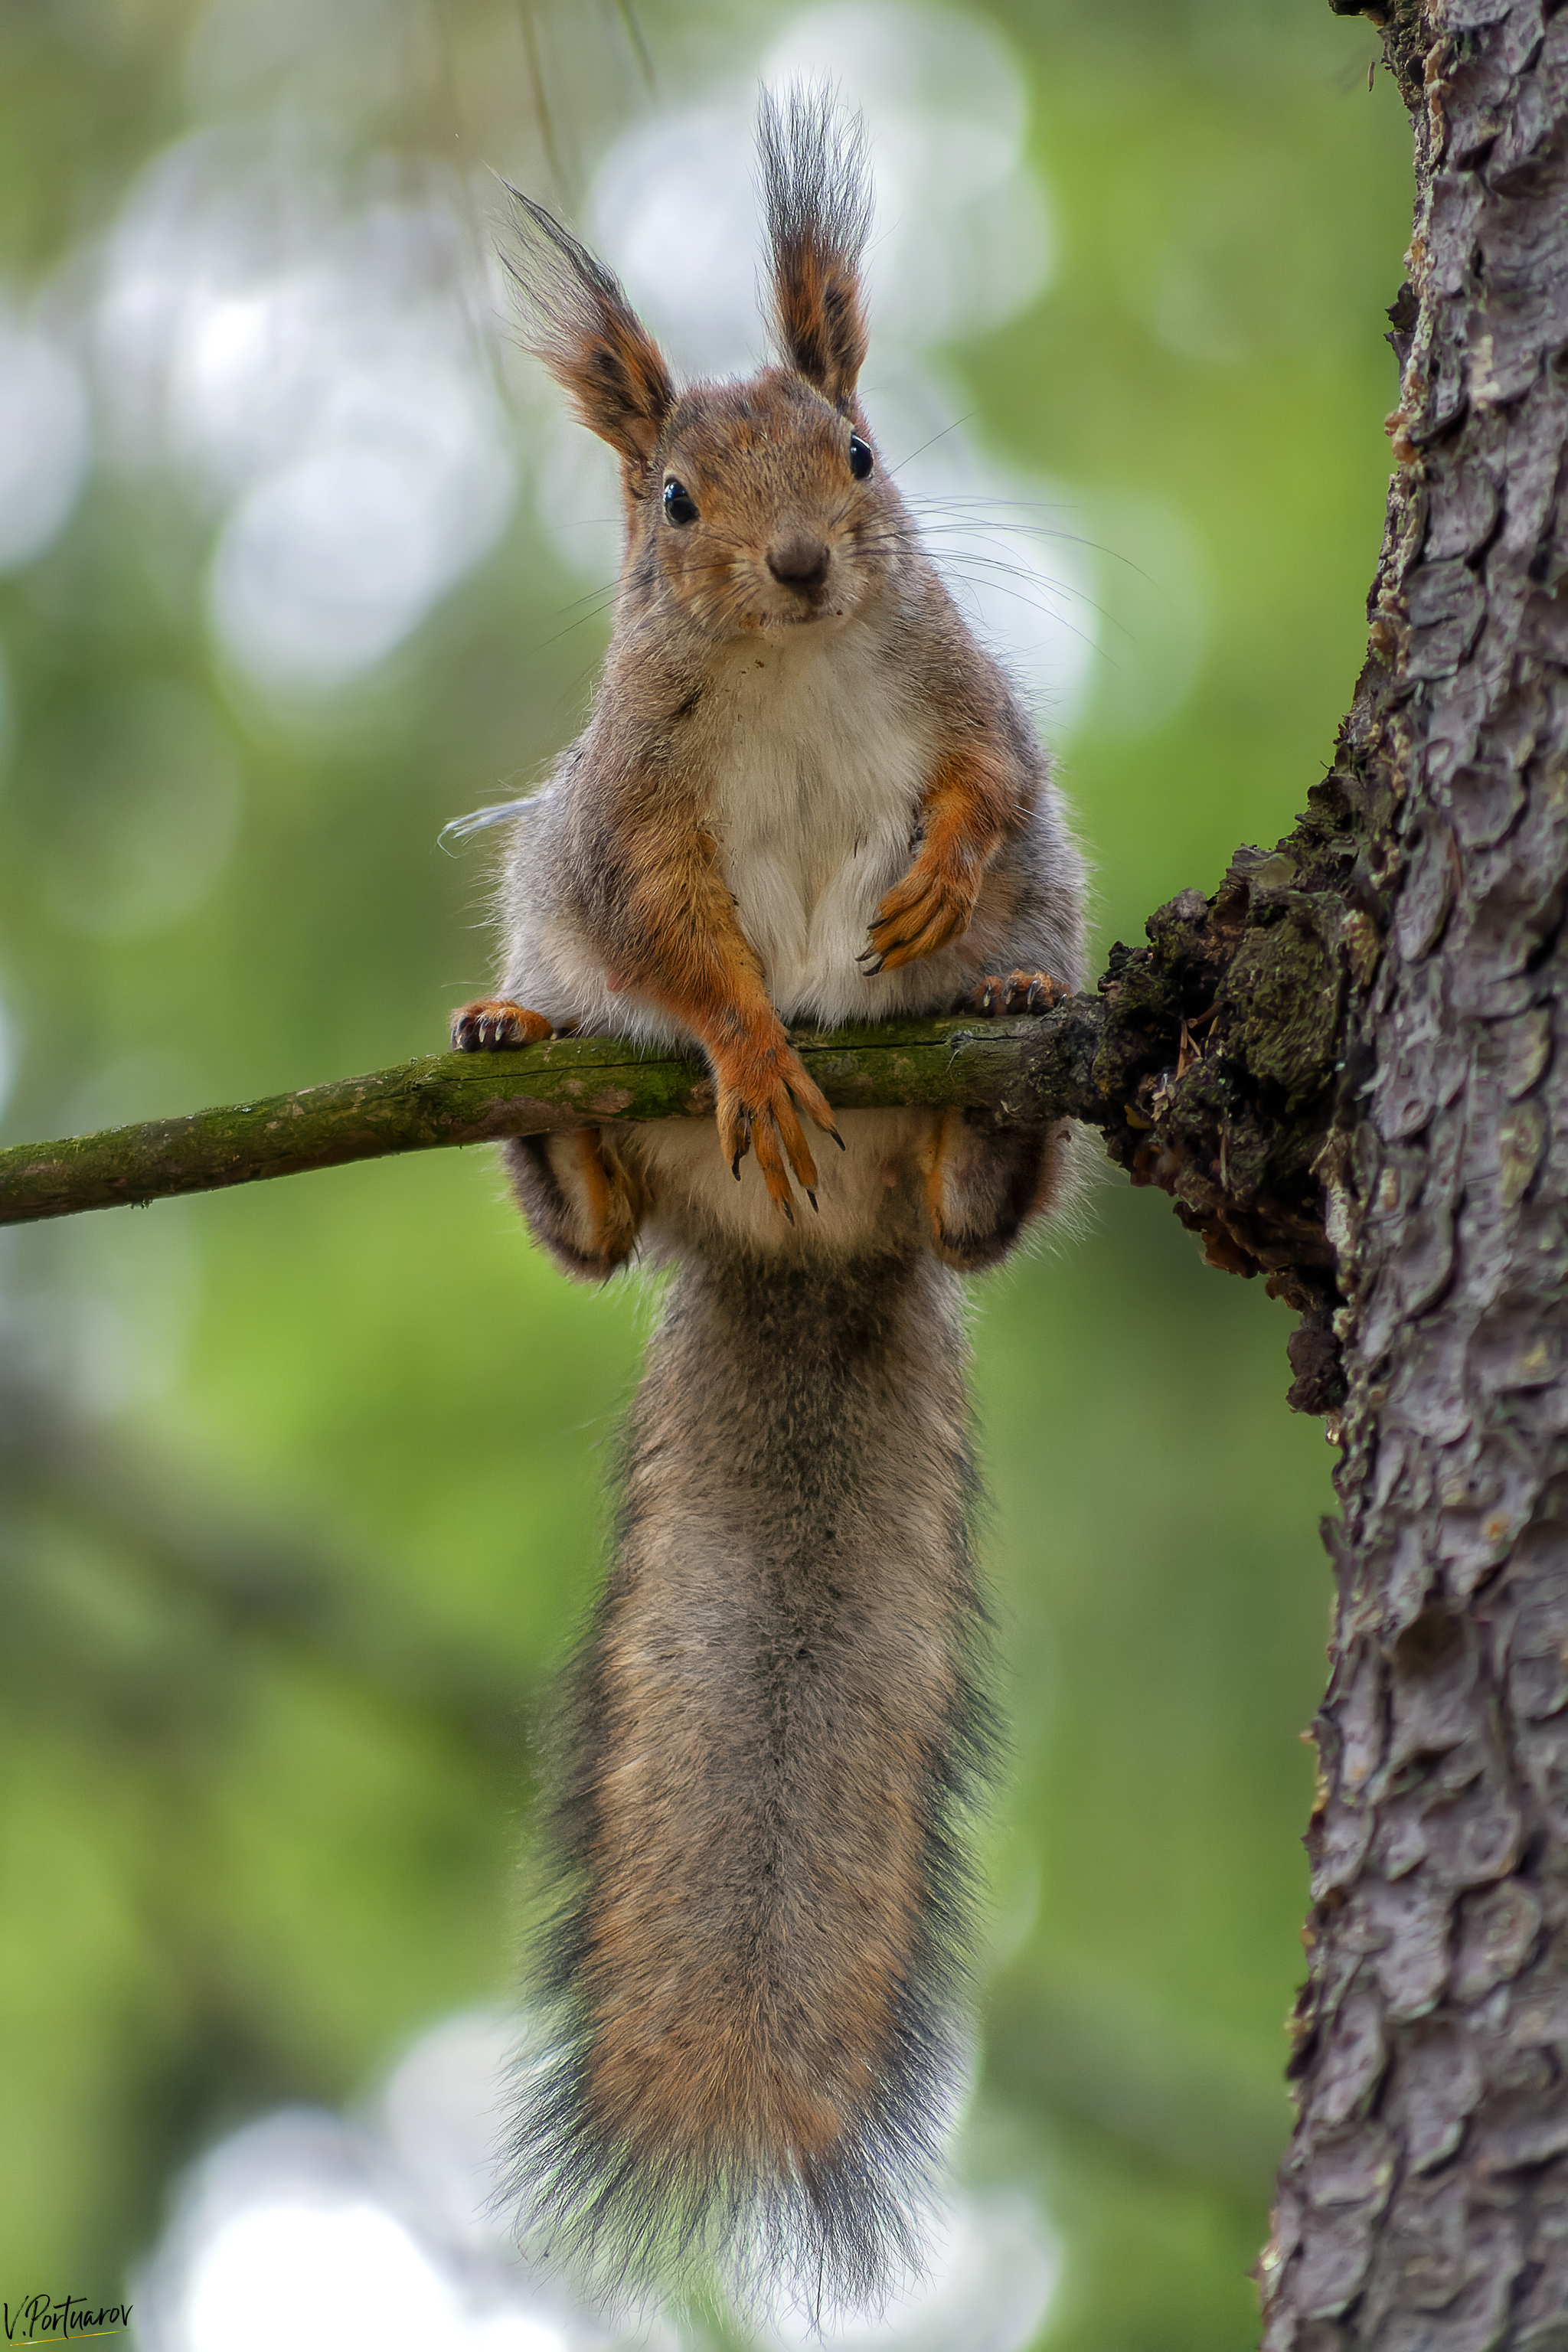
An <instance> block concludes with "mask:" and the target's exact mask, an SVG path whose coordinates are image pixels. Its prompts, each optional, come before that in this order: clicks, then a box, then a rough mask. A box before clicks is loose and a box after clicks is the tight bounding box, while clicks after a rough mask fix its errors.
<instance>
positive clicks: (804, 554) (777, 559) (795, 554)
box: [768, 531, 828, 588]
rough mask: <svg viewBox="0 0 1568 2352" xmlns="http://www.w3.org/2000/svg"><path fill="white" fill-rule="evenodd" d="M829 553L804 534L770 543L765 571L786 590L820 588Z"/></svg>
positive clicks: (825, 575) (796, 534)
mask: <svg viewBox="0 0 1568 2352" xmlns="http://www.w3.org/2000/svg"><path fill="white" fill-rule="evenodd" d="M827 564H828V551H827V549H826V547H825V546H824V545H823V542H822V541H821V540H819V539H812V538H810V537H809V536H808V535H807V534H806V533H805V532H804V531H797V532H796V533H795V535H794V536H793V537H792V538H789V539H779V540H775V541H773V545H772V547H770V548H769V550H768V570H769V571H770V572H772V573H773V578H774V579H775V580H782V581H783V582H784V586H785V587H786V588H820V587H821V585H822V583H823V582H824V581H825V580H826V577H827Z"/></svg>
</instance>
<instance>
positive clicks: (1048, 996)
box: [952, 971, 1072, 1014]
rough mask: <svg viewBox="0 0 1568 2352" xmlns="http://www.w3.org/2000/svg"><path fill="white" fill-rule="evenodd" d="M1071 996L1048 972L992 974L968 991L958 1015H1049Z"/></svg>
mask: <svg viewBox="0 0 1568 2352" xmlns="http://www.w3.org/2000/svg"><path fill="white" fill-rule="evenodd" d="M1071 994H1072V991H1071V989H1070V988H1064V987H1063V986H1062V983H1061V982H1060V981H1059V980H1053V979H1052V978H1051V975H1050V973H1049V972H1048V971H1004V972H991V973H989V974H988V975H987V976H986V978H985V979H984V980H982V981H977V982H976V983H975V985H974V986H973V988H970V989H965V991H964V992H963V995H962V996H961V997H960V998H959V1000H958V1003H956V1004H955V1005H954V1006H953V1008H952V1009H953V1011H954V1012H955V1013H988V1014H994V1013H1048V1012H1049V1011H1050V1010H1051V1008H1052V1006H1053V1005H1056V1004H1060V1003H1063V1002H1064V1001H1065V1000H1066V999H1067V998H1068V997H1069V996H1070V995H1071Z"/></svg>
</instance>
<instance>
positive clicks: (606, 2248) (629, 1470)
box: [517, 1253, 987, 2312]
mask: <svg viewBox="0 0 1568 2352" xmlns="http://www.w3.org/2000/svg"><path fill="white" fill-rule="evenodd" d="M963 1356H964V1340H963V1328H962V1323H961V1302H960V1298H959V1294H958V1288H957V1285H956V1282H955V1280H954V1278H953V1276H951V1275H950V1274H948V1273H947V1272H946V1270H945V1269H944V1268H943V1267H942V1266H941V1265H938V1264H937V1263H936V1261H935V1260H934V1259H933V1258H932V1257H931V1255H929V1254H925V1253H922V1254H921V1255H910V1256H909V1257H907V1258H906V1257H892V1258H889V1257H879V1258H876V1259H868V1260H864V1261H858V1262H855V1263H850V1264H844V1263H837V1264H832V1263H824V1264H822V1265H812V1264H810V1263H809V1262H802V1261H800V1260H790V1261H787V1262H786V1261H785V1260H784V1258H783V1257H782V1255H781V1256H780V1257H777V1258H772V1257H770V1258H765V1259H764V1258H762V1257H757V1256H745V1257H732V1258H729V1259H725V1260H722V1261H720V1260H715V1259H690V1260H688V1262H687V1263H686V1264H685V1265H683V1267H682V1269H681V1271H680V1273H679V1276H678V1278H677V1281H676V1285H675V1287H674V1289H673V1292H672V1294H671V1297H670V1300H669V1304H668V1311H667V1313H666V1316H665V1319H664V1322H663V1325H662V1327H661V1328H660V1330H659V1332H658V1335H657V1337H656V1339H655V1340H654V1343H653V1347H652V1349H651V1353H650V1360H649V1364H648V1370H647V1375H646V1377H645V1380H644V1381H643V1385H642V1388H641V1390H640V1391H639V1393H638V1396H637V1403H636V1406H635V1408H634V1412H633V1416H632V1423H631V1429H630V1432H629V1440H628V1447H627V1456H626V1467H625V1489H624V1501H623V1507H622V1517H621V1526H620V1540H619V1549H618V1557H617V1559H616V1565H615V1569H614V1571H613V1573H612V1576H611V1579H610V1582H609V1586H608V1589H607V1591H606V1592H605V1597H604V1601H603V1604H602V1607H601V1610H600V1612H599V1617H598V1622H597V1624H596V1627H595V1633H594V1635H593V1638H592V1640H591V1642H590V1643H589V1646H588V1648H587V1650H586V1651H585V1653H584V1656H583V1658H582V1659H581V1661H580V1662H579V1667H578V1679H577V1684H576V1690H575V1701H574V1705H575V1752H574V1758H573V1761H572V1766H571V1769H570V1774H569V1778H568V1781H567V1785H566V1787H565V1790H564V1794H563V1803H562V1807H561V1811H560V1820H559V1825H558V1826H559V1853H560V1861H561V1864H562V1868H563V1874H564V1879H563V1906H562V1911H561V1916H560V1919H559V1922H558V1926H557V1930H556V1937H555V1942H554V1946H553V1948H552V1955H551V1983H550V1987H549V1990H550V1994H551V1997H552V2023H553V2028H554V2039H553V2042H552V2048H551V2051H550V2053H549V2055H548V2057H547V2059H546V2060H545V2061H544V2062H542V2065H541V2067H540V2069H539V2070H538V2072H537V2074H536V2075H535V2077H534V2079H533V2081H532V2082H531V2084H530V2086H529V2088H528V2091H527V2095H526V2098H525V2103H524V2110H523V2114H522V2117H521V2126H520V2131H519V2136H518V2142H517V2157H518V2179H519V2187H520V2189H521V2196H522V2199H523V2203H524V2210H525V2215H526V2217H527V2218H528V2221H529V2222H530V2224H531V2234H532V2235H534V2237H535V2239H536V2241H538V2240H542V2241H543V2242H545V2243H546V2244H548V2245H550V2246H551V2247H552V2250H553V2251H555V2252H561V2253H564V2254H566V2255H567V2256H568V2257H569V2258H571V2259H573V2260H574V2261H575V2262H576V2263H578V2264H579V2265H585V2266H586V2267H587V2268H588V2269H589V2270H590V2272H591V2273H593V2274H595V2277H596V2279H597V2281H598V2283H599V2284H600V2286H601V2288H603V2287H605V2286H608V2287H611V2288H614V2287H620V2288H623V2289H629V2290H631V2291H633V2292H636V2293H641V2294H646V2293H647V2292H649V2291H653V2292H655V2293H658V2292H659V2291H661V2290H662V2289H666V2288H668V2287H669V2286H671V2285H674V2284H679V2283H680V2282H681V2280H682V2278H683V2277H685V2278H689V2277H690V2275H691V2273H693V2272H695V2271H700V2270H701V2269H702V2268H703V2267H705V2266H706V2265H707V2264H708V2263H717V2264H718V2266H719V2268H720V2270H721V2273H723V2274H725V2275H727V2277H728V2278H729V2280H730V2281H731V2284H739V2285H740V2287H741V2289H742V2293H744V2292H746V2291H748V2289H750V2290H753V2291H754V2290H756V2289H758V2288H761V2289H762V2290H763V2292H767V2293H772V2292H776V2291H777V2289H778V2288H779V2287H780V2286H781V2285H782V2286H783V2288H784V2292H785V2293H786V2294H789V2295H791V2296H792V2297H793V2299H794V2300H795V2301H796V2302H797V2303H800V2304H803V2305H805V2307H806V2308H807V2309H808V2310H811V2311H813V2312H820V2311H822V2310H825V2309H826V2308H828V2307H831V2306H832V2305H845V2304H855V2303H860V2302H864V2301H866V2300H868V2299H874V2298H875V2297H876V2296H877V2295H878V2294H879V2292H880V2291H882V2290H883V2289H884V2288H885V2287H886V2286H887V2285H889V2284H891V2283H893V2282H894V2281H896V2279H897V2277H898V2275H899V2274H900V2273H901V2272H902V2271H903V2270H905V2269H906V2268H907V2267H909V2266H910V2265H918V2262H919V2246H920V2236H921V2219H922V2213H923V2211H924V2209H925V2208H926V2205H927V2203H928V2201H929V2198H930V2194H931V2187H932V2182H933V2174H934V2168H935V2163H936V2158H937V2157H938V2155H939V2153H940V2148H941V2143H942V2138H943V2137H944V2134H945V2128H946V2125H947V2122H948V2119H949V2117H950V2115H951V2112H952V2103H953V2097H954V2092H955V2088H956V2083H957V2078H958V2076H959V2074H960V2073H961V2071H962V2066H963V2045H964V2032H963V1949H964V1945H965V1941H966V1937H965V1932H964V1931H965V1926H966V1914H967V1908H968V1903H967V1887H966V1873H965V1867H964V1864H963V1857H962V1854H961V1853H960V1850H959V1845H958V1843H957V1832H958V1831H959V1829H960V1828H961V1826H962V1823H961V1819H960V1817H961V1815H962V1814H963V1811H964V1809H965V1806H966V1804H967V1802H968V1801H969V1799H970V1797H971V1795H972V1793H973V1784H974V1781H975V1778H976V1774H977V1771H978V1769H980V1768H981V1767H982V1766H983V1764H984V1751H985V1748H986V1745H987V1718H986V1713H985V1708H984V1700H983V1698H982V1696H981V1695H980V1692H979V1689H978V1685H977V1681H976V1675H975V1670H974V1653H975V1650H976V1646H977V1637H978V1633H979V1627H980V1612H979V1609H978V1606H977V1601H976V1596H975V1590H974V1584H973V1573H972V1569H971V1563H970V1549H969V1524H968V1523H969V1520H970V1517H971V1514H972V1503H973V1472H972V1470H971V1466H970V1462H969V1458H968V1452H967V1445H966V1436H967V1428H966V1405H965V1399H964V1391H963Z"/></svg>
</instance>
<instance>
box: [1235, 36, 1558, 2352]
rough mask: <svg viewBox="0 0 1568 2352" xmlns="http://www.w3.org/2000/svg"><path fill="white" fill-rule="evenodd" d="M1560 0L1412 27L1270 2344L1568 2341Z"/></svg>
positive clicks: (1270, 2278)
mask: <svg viewBox="0 0 1568 2352" xmlns="http://www.w3.org/2000/svg"><path fill="white" fill-rule="evenodd" d="M1337 5H1341V11H1342V13H1345V14H1349V13H1352V9H1351V8H1349V7H1347V6H1345V5H1343V0H1337ZM1368 13H1375V12H1373V11H1372V10H1369V11H1368ZM1542 19H1543V11H1542V0H1434V5H1428V6H1426V7H1425V8H1417V7H1415V6H1413V5H1404V0H1401V5H1400V6H1399V8H1398V11H1397V14H1395V15H1391V16H1389V18H1388V19H1387V21H1386V22H1384V25H1383V30H1384V45H1385V49H1386V52H1387V56H1388V61H1389V65H1390V68H1391V69H1392V70H1394V72H1395V73H1396V74H1397V76H1398V79H1399V82H1400V87H1401V89H1402V90H1403V92H1404V95H1405V100H1406V103H1407V104H1408V105H1409V107H1410V110H1411V113H1412V116H1413V119H1414V123H1415V147H1416V205H1415V235H1414V237H1413V240H1412V244H1411V250H1410V255H1409V261H1408V267H1409V268H1410V272H1411V282H1410V285H1409V286H1408V287H1407V288H1406V289H1405V290H1404V292H1403V293H1402V295H1401V298H1400V300H1399V302H1398V303H1397V304H1396V305H1395V306H1394V310H1393V311H1392V312H1391V314H1390V315H1391V317H1392V318H1393V319H1394V327H1395V333H1394V337H1393V338H1391V340H1393V341H1394V344H1395V348H1396V350H1397V351H1398V352H1399V355H1400V358H1401V361H1402V363H1403V371H1404V373H1403V383H1402V387H1401V392H1400V399H1399V405H1398V408H1397V409H1396V411H1395V413H1394V416H1393V417H1391V418H1390V420H1389V430H1390V433H1391V436H1392V437H1393V442H1394V454H1395V456H1396V457H1397V458H1398V460H1399V471H1398V473H1397V475H1396V477H1395V478H1394V483H1393V486H1392V488H1391V492H1390V498H1389V508H1388V526H1387V531H1386V535H1385V539H1384V552H1383V558H1382V562H1381V565H1380V568H1379V572H1378V578H1377V582H1376V584H1375V587H1374V590H1373V600H1372V621H1373V629H1372V657H1371V660H1370V661H1369V664H1368V667H1367V669H1366V672H1365V674H1364V676H1363V679H1362V681H1361V684H1360V687H1359V688H1358V692H1357V697H1356V701H1355V706H1354V708H1353V709H1352V713H1351V716H1350V718H1349V719H1347V720H1346V722H1345V725H1344V728H1343V729H1342V733H1341V739H1340V744H1339V755H1338V760H1337V762H1336V775H1337V776H1338V777H1339V778H1340V779H1341V780H1342V782H1344V783H1345V784H1346V785H1347V787H1349V788H1352V791H1353V794H1354V796H1356V797H1357V799H1358V802H1359V806H1360V808H1361V809H1362V811H1363V813H1365V814H1368V815H1369V817H1370V819H1371V821H1370V823H1369V824H1367V826H1366V829H1365V838H1364V842H1363V851H1362V859H1361V876H1362V881H1361V905H1362V909H1363V912H1364V914H1365V916H1366V918H1367V919H1369V920H1371V921H1373V923H1374V924H1375V925H1376V927H1377V929H1379V930H1380V931H1384V930H1385V937H1384V945H1383V951H1382V955H1381V958H1380V960H1379V961H1378V962H1377V966H1376V970H1375V972H1374V973H1372V974H1371V975H1370V984H1369V985H1367V986H1365V987H1363V988H1360V989H1356V990H1354V991H1353V992H1352V998H1351V1002H1350V1005H1349V1041H1348V1046H1347V1052H1346V1077H1345V1085H1344V1087H1343V1090H1342V1097H1341V1101H1340V1104H1339V1106H1338V1111H1339V1119H1338V1124H1337V1126H1336V1129H1335V1132H1334V1135H1333V1138H1332V1139H1331V1142H1330V1144H1329V1146H1328V1148H1327V1150H1326V1152H1325V1155H1324V1159H1323V1161H1322V1163H1321V1172H1322V1173H1323V1175H1324V1177H1325V1180H1326V1186H1327V1193H1328V1198H1329V1202H1330V1215H1329V1219H1328V1223H1329V1229H1330V1233H1331V1236H1332V1238H1333V1239H1334V1240H1335V1242H1336V1244H1338V1251H1339V1279H1340V1286H1341V1290H1342V1297H1343V1299H1344V1301H1345V1304H1344V1305H1343V1306H1342V1307H1341V1309H1340V1310H1339V1312H1338V1314H1337V1316H1336V1317H1335V1328H1336V1330H1337V1332H1338V1335H1339V1336H1340V1338H1341V1339H1342V1345H1343V1367H1344V1376H1345V1380H1346V1382H1347V1388H1348V1393H1347V1398H1346V1402H1345V1405H1344V1408H1343V1414H1342V1425H1341V1433H1342V1440H1343V1444H1344V1454H1343V1459H1342V1465H1341V1468H1340V1471H1339V1473H1338V1482H1337V1483H1338V1488H1339V1494H1340V1498H1341V1501H1342V1505H1343V1509H1344V1518H1343V1523H1342V1525H1337V1526H1332V1527H1331V1528H1329V1529H1328V1530H1327V1533H1328V1538H1329V1543H1330V1549H1331V1551H1332V1553H1333V1555H1334V1558H1335V1562H1336V1567H1337V1581H1338V1606H1337V1612H1336V1622H1335V1625H1334V1630H1333V1640H1332V1647H1331V1682H1330V1685H1329V1691H1328V1696H1327V1697H1326V1699H1325V1701H1324V1704H1323V1707H1322V1711H1321V1715H1320V1716H1319V1718H1318V1722H1317V1726H1316V1736H1317V1740H1318V1746H1319V1749H1320V1753H1321V1767H1322V1773H1321V1783H1320V1790H1319V1795H1318V1801H1317V1803H1316V1806H1315V1809H1314V1812H1313V1818H1312V1824H1311V1830H1310V1836H1309V1839H1308V1845H1309V1851H1310V1858H1311V1864H1312V1896H1313V1905H1314V1908H1313V1910H1312V1914H1311V1917H1310V1923H1309V1926H1308V1928H1307V1931H1306V1942H1307V1946H1308V1949H1309V1952H1310V1978H1309V1980H1308V1983H1307V1985H1306V1986H1305V1988H1304V1990H1303V1991H1302V1994H1301V1997H1300V2004H1299V2010H1298V2015H1297V2019H1296V2021H1295V2032H1296V2036H1297V2048H1296V2053H1295V2057H1294V2060H1293V2063H1292V2072H1293V2073H1294V2074H1296V2076H1297V2077H1298V2084H1299V2100H1300V2121H1299V2123H1298V2126H1297V2129H1296V2133H1295V2137H1294V2139H1293V2141H1292V2144H1291V2147H1290V2149H1289V2154H1288V2155H1287V2158H1286V2159H1285V2163H1284V2167H1283V2169H1282V2172H1281V2176H1280V2182H1279V2201H1278V2206H1277V2210H1276V2216H1275V2234H1274V2238H1273V2241H1272V2242H1271V2244H1270V2246H1269V2248H1268V2252H1267V2253H1266V2254H1265V2256H1264V2260H1263V2265H1262V2272H1261V2277H1262V2283H1263V2292H1264V2303H1265V2309H1266V2313H1267V2327H1266V2333H1265V2336H1264V2343H1265V2346H1266V2347H1267V2352H1332V2347H1350V2346H1352V2345H1368V2346H1370V2345H1376V2346H1378V2347H1380V2352H1394V2347H1399V2348H1400V2352H1416V2347H1421V2352H1427V2348H1428V2347H1430V2352H1487V2347H1495V2346H1508V2347H1520V2352H1523V2347H1530V2352H1563V2347H1568V1346H1565V1343H1568V1308H1565V1305H1564V1297H1563V1285H1564V1276H1565V1275H1568V1050H1565V1045H1564V1039H1563V1029H1564V1022H1565V1015H1564V1010H1563V992H1564V987H1565V984H1568V952H1565V950H1564V944H1563V938H1562V917H1563V887H1564V877H1565V875H1568V593H1563V594H1559V593H1557V590H1558V583H1559V581H1560V579H1561V578H1562V577H1563V573H1564V572H1568V496H1565V495H1564V492H1565V489H1568V475H1565V473H1564V464H1563V460H1564V431H1565V426H1568V10H1564V11H1563V12H1562V13H1559V14H1557V15H1556V16H1552V17H1551V18H1550V19H1549V20H1548V21H1546V22H1544V23H1543V20H1542ZM1380 21H1381V19H1380ZM1380 811H1382V812H1385V815H1386V821H1385V822H1384V821H1380V819H1379V815H1378V812H1380Z"/></svg>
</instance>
